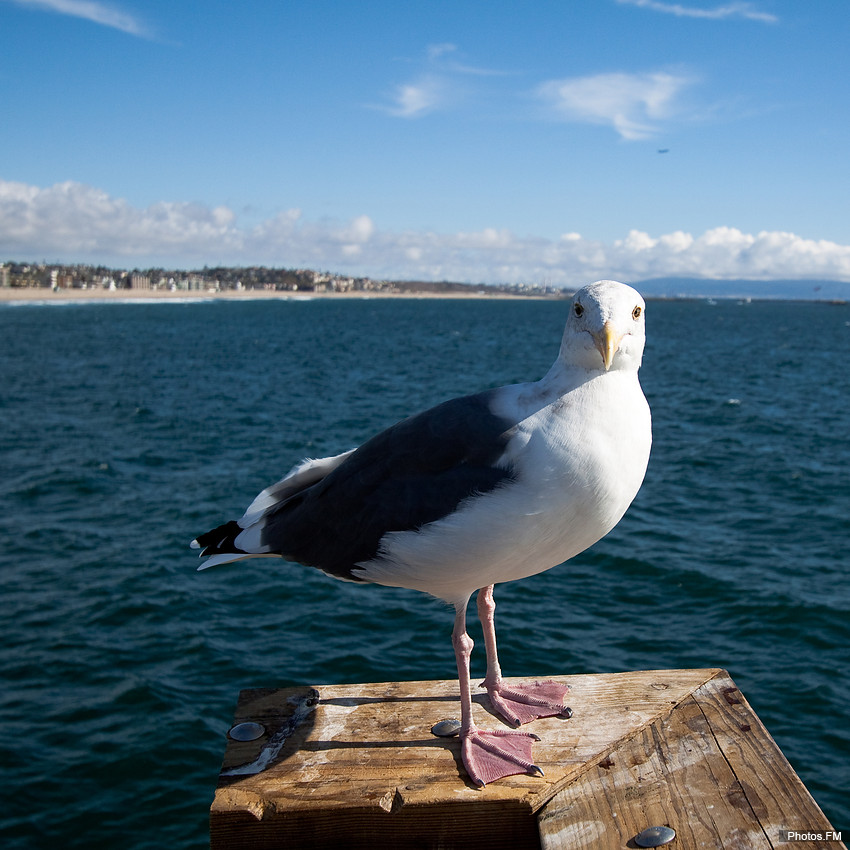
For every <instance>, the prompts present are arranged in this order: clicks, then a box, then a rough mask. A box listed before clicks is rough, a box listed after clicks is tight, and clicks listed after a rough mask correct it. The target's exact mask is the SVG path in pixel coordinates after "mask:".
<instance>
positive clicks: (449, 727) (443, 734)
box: [431, 718, 460, 738]
mask: <svg viewBox="0 0 850 850" xmlns="http://www.w3.org/2000/svg"><path fill="white" fill-rule="evenodd" d="M459 732H460V720H455V719H454V718H452V719H449V720H441V721H440V722H439V723H435V724H434V725H433V726H432V727H431V734H433V735H437V736H438V737H440V738H453V737H454V736H455V735H457V734H458V733H459Z"/></svg>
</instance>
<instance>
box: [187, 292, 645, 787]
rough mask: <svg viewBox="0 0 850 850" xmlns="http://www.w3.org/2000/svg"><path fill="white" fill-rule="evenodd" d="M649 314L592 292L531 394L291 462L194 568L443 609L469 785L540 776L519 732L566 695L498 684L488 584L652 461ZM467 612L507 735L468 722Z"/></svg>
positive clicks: (521, 391) (600, 529)
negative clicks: (301, 575)
mask: <svg viewBox="0 0 850 850" xmlns="http://www.w3.org/2000/svg"><path fill="white" fill-rule="evenodd" d="M644 313H645V304H644V300H643V298H641V296H640V295H639V294H638V292H636V291H635V290H634V289H632V288H631V287H630V286H626V285H625V284H622V283H618V282H616V281H610V280H603V281H597V282H596V283H592V284H590V285H588V286H586V287H584V288H583V289H580V290H579V291H578V292H576V293H575V295H574V296H573V299H572V302H571V304H570V310H569V317H568V319H567V322H566V327H565V330H564V334H563V338H562V341H561V346H560V350H559V353H558V357H557V359H556V360H555V363H554V364H553V365H552V367H551V368H550V369H549V371H548V372H547V373H546V375H544V376H543V377H542V378H541V379H540V380H539V381H534V382H528V383H521V384H514V385H509V386H503V387H499V388H497V389H490V390H485V391H484V392H480V393H477V394H475V395H468V396H463V397H460V398H455V399H452V400H450V401H446V402H443V403H442V404H438V405H437V406H436V407H433V408H431V409H429V410H426V411H424V412H423V413H419V414H418V415H415V416H411V417H410V418H407V419H404V420H402V421H401V422H398V423H397V424H395V425H393V426H391V427H390V428H388V429H387V430H385V431H383V432H381V433H380V434H378V435H377V436H375V437H372V438H371V439H370V440H368V441H367V442H365V443H364V444H363V445H362V446H360V447H359V448H357V449H352V450H351V451H347V452H344V453H342V454H339V455H336V456H335V457H328V458H321V459H311V460H305V461H304V462H302V463H300V464H299V465H297V466H296V467H295V468H293V469H292V471H291V472H289V474H288V475H286V476H285V477H284V478H282V479H281V480H280V481H278V482H277V483H276V484H273V485H271V486H270V487H268V488H266V489H265V490H263V491H262V492H261V493H260V494H259V495H258V496H257V497H256V499H254V501H253V502H252V503H251V505H250V506H249V507H248V509H247V510H246V512H245V514H244V515H243V516H242V517H241V519H238V520H232V521H230V522H227V523H225V524H224V525H221V526H219V527H217V528H215V529H213V530H212V531H208V532H207V533H205V534H202V535H200V536H199V537H198V538H197V539H196V540H194V541H192V544H191V545H192V547H193V548H196V549H200V550H201V553H200V555H201V557H206V558H207V560H206V561H205V562H204V563H203V564H202V565H201V566H200V567H199V568H198V569H206V568H208V567H212V566H217V565H220V564H227V563H230V562H233V561H239V560H241V559H244V558H252V557H262V556H265V557H275V558H278V559H280V558H282V559H284V560H286V561H291V562H298V563H301V564H305V565H307V566H311V567H316V568H318V569H319V570H322V571H323V572H325V573H327V574H329V575H331V576H333V577H335V578H338V579H342V580H346V581H354V582H361V583H362V582H365V583H372V584H379V585H386V586H389V587H405V588H412V589H414V590H419V591H422V592H424V593H427V594H430V595H431V596H434V597H437V598H438V599H442V600H445V601H446V602H447V603H449V604H450V605H452V606H454V609H455V619H454V628H453V631H452V644H453V647H454V652H455V658H456V662H457V670H458V680H459V687H460V707H461V720H460V732H459V734H460V738H461V760H462V763H463V766H464V768H465V770H466V772H467V774H468V776H469V778H470V780H471V781H472V783H473V784H474V785H475V786H477V787H482V788H483V787H484V786H485V785H486V784H488V783H490V782H494V781H496V780H498V779H501V778H503V777H505V776H511V775H514V774H521V773H528V774H531V775H542V771H541V770H540V768H539V767H538V766H536V765H535V764H534V763H533V761H532V745H533V743H534V741H535V740H539V738H538V737H537V736H536V735H533V734H530V733H527V732H525V731H521V730H519V729H517V728H516V727H518V726H520V725H522V724H524V723H528V722H530V721H532V720H535V719H537V718H540V717H555V716H563V717H569V716H570V715H571V713H572V712H571V710H570V708H569V707H568V706H567V705H565V702H564V700H565V696H566V692H567V690H568V689H567V687H566V686H564V685H562V684H559V683H556V682H552V681H545V682H529V683H524V684H520V685H513V686H509V685H508V684H506V683H505V682H504V681H503V678H502V672H501V668H500V666H499V660H498V655H497V651H496V631H495V624H494V613H495V603H494V601H493V587H494V585H496V584H499V583H501V582H506V581H514V580H516V579H521V578H525V577H526V576H532V575H535V574H537V573H540V572H543V571H545V570H548V569H550V568H552V567H555V566H557V565H559V564H563V563H564V561H567V560H569V559H570V558H572V557H574V556H575V555H577V554H579V553H580V552H582V551H584V550H585V549H587V548H588V547H589V546H591V545H593V544H594V543H595V542H596V541H597V540H599V539H600V538H602V537H603V536H605V535H606V534H607V533H608V532H609V531H611V529H612V528H614V526H615V525H616V524H617V523H618V522H619V520H620V518H621V517H622V516H623V514H624V513H625V512H626V510H627V508H628V507H629V505H630V504H631V502H632V500H633V499H634V497H635V495H636V494H637V492H638V490H639V489H640V486H641V483H642V482H643V477H644V473H645V471H646V466H647V463H648V460H649V451H650V444H651V441H652V437H651V422H650V411H649V405H648V404H647V402H646V399H645V398H644V395H643V391H642V390H641V387H640V383H639V381H638V368H639V366H640V363H641V358H642V355H643V348H644V340H645V332H644ZM476 591H478V594H477V608H478V615H479V619H480V620H481V624H482V629H483V634H484V644H485V649H486V656H487V673H486V677H485V679H484V681H483V683H482V686H483V687H485V688H486V689H487V692H488V695H489V698H490V701H491V704H492V706H493V708H494V709H495V711H496V712H498V714H500V715H501V716H502V717H503V718H504V719H505V720H506V721H507V723H508V724H510V726H511V727H513V728H511V729H502V728H499V729H496V730H494V731H483V730H480V729H478V728H477V726H476V725H475V723H474V721H473V718H472V688H471V674H470V656H471V652H472V647H473V642H472V639H471V638H470V637H469V635H468V634H467V631H466V610H467V607H468V603H469V600H470V599H471V597H472V594H473V593H475V592H476Z"/></svg>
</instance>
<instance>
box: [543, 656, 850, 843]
mask: <svg viewBox="0 0 850 850" xmlns="http://www.w3.org/2000/svg"><path fill="white" fill-rule="evenodd" d="M661 825H664V826H670V827H672V828H673V829H675V830H676V843H675V845H672V846H674V847H677V848H691V847H694V848H696V847H708V848H711V847H716V848H727V847H733V848H738V847H741V848H744V847H746V848H753V850H763V848H771V847H788V848H789V850H790V849H791V848H792V847H794V846H801V845H797V844H796V843H794V842H785V841H784V840H783V835H782V833H781V832H780V830H787V829H792V830H805V831H810V830H814V831H820V832H824V833H826V832H828V831H831V830H832V827H831V826H830V825H829V823H828V821H827V820H826V818H825V817H824V815H823V813H822V812H821V811H820V809H819V808H818V807H817V804H816V803H815V802H814V800H812V798H811V796H810V795H809V793H808V791H807V790H806V788H805V786H803V784H802V782H800V780H799V778H798V777H797V776H796V774H794V772H793V770H792V769H791V766H790V765H789V764H788V762H787V760H786V759H785V757H784V756H783V755H782V753H781V752H780V750H779V748H778V747H777V746H776V744H775V742H774V741H773V739H772V738H770V736H769V735H768V733H767V731H766V730H765V729H764V726H763V725H762V723H761V721H759V719H758V717H757V716H756V715H755V713H754V712H753V711H752V709H751V708H750V706H749V705H748V704H747V703H746V700H745V699H744V698H743V696H742V695H741V693H740V691H738V689H737V688H736V687H735V685H734V683H733V682H732V680H731V679H730V677H729V674H728V673H726V672H725V671H718V673H717V675H716V676H713V677H712V678H711V679H709V680H708V681H707V682H705V683H703V684H702V685H701V686H699V687H698V688H696V689H695V690H694V692H693V694H692V696H690V697H689V698H687V699H685V700H683V701H681V702H680V703H679V704H678V705H676V706H674V707H673V708H672V709H671V711H670V713H669V714H668V715H667V716H666V717H659V718H657V719H656V720H655V721H654V722H653V723H652V724H651V725H650V726H648V727H646V728H645V729H643V730H641V732H640V733H639V734H638V735H636V736H634V737H632V738H630V739H624V740H623V743H622V745H621V746H619V747H618V748H617V749H616V750H614V751H612V753H611V754H610V755H608V756H607V757H606V758H604V759H602V760H601V761H600V762H598V763H597V764H595V765H594V766H592V767H591V768H590V769H589V770H587V771H586V772H584V773H583V774H582V775H581V776H579V777H578V778H577V779H576V780H575V781H573V782H572V783H571V784H569V785H568V786H567V787H565V788H564V789H562V790H561V791H560V792H559V793H558V794H556V795H555V797H554V798H553V799H552V800H551V801H550V802H549V803H548V804H547V805H546V806H545V807H544V809H543V810H542V812H541V813H540V815H539V827H540V843H541V847H542V848H544V850H563V848H573V847H582V846H592V847H594V848H602V850H604V848H622V847H626V846H629V847H634V846H635V845H634V843H633V839H634V836H635V835H637V833H639V832H640V831H641V830H643V829H645V828H646V827H648V826H661ZM630 842H631V843H630ZM805 846H806V847H823V848H824V850H829V848H831V850H838V848H841V847H843V845H842V844H841V843H840V842H828V843H822V842H817V841H813V842H806V845H805Z"/></svg>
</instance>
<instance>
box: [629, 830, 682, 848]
mask: <svg viewBox="0 0 850 850" xmlns="http://www.w3.org/2000/svg"><path fill="white" fill-rule="evenodd" d="M675 837H676V830H674V829H670V827H669V826H648V827H647V828H646V829H644V830H643V831H642V832H639V833H638V834H637V835H636V836H635V844H637V846H638V847H660V846H661V845H662V844H669V843H670V842H671V841H672V840H673V839H674V838H675Z"/></svg>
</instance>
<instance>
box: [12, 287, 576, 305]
mask: <svg viewBox="0 0 850 850" xmlns="http://www.w3.org/2000/svg"><path fill="white" fill-rule="evenodd" d="M563 297H565V296H558V295H522V294H519V293H511V292H483V291H479V290H476V289H474V288H472V287H470V291H469V292H457V291H455V292H416V291H413V292H387V291H385V290H378V291H374V292H372V291H359V290H358V291H352V292H311V291H303V292H295V291H291V290H268V289H241V290H235V289H225V290H221V291H220V292H217V291H207V290H198V289H192V290H185V289H183V290H161V289H56V290H53V289H48V288H47V287H35V286H29V287H2V288H0V303H9V302H49V303H61V302H63V301H82V302H85V301H89V302H94V301H104V302H108V301H128V300H130V301H179V302H186V301H210V300H223V301H240V300H242V301H254V300H264V301H265V300H269V301H306V300H308V299H311V298H356V299H359V300H364V299H370V298H404V299H411V298H426V299H431V300H432V299H435V298H448V299H452V300H458V299H475V300H479V301H487V300H493V299H497V300H509V301H558V300H561V299H562V298H563Z"/></svg>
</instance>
